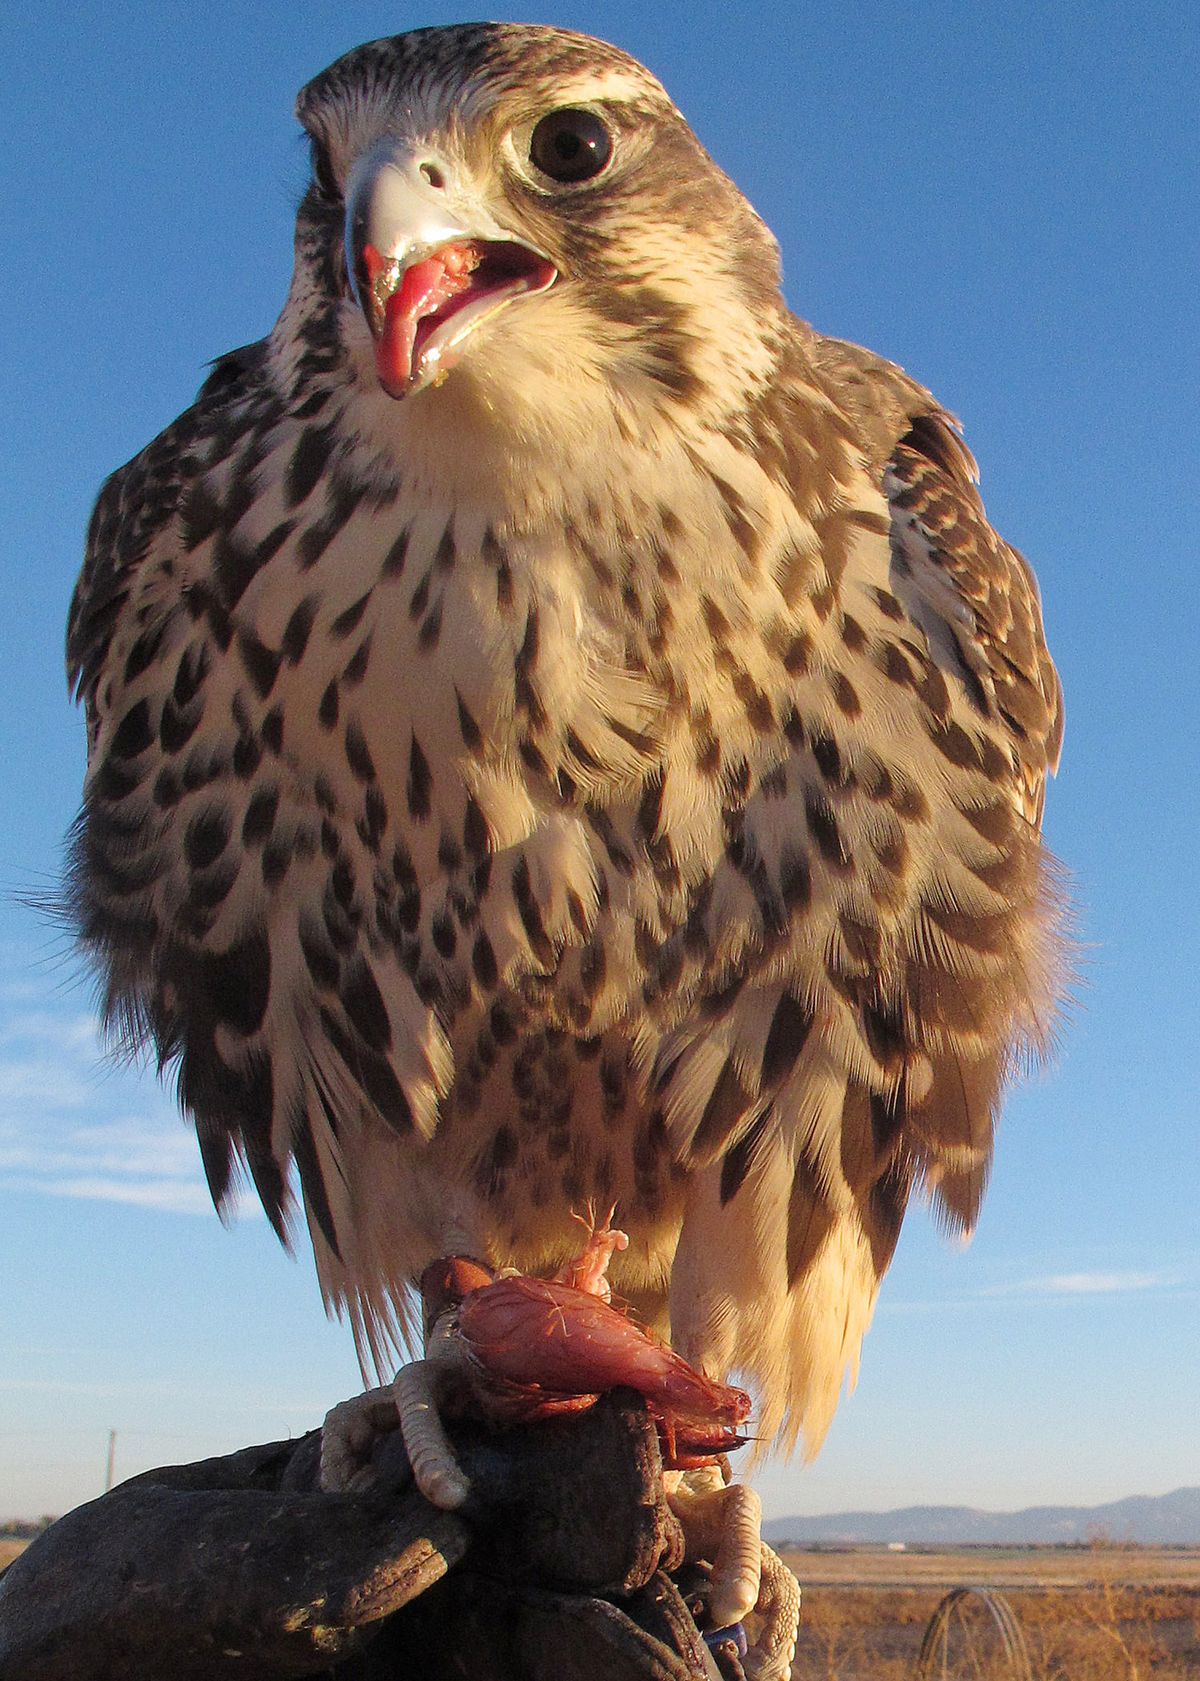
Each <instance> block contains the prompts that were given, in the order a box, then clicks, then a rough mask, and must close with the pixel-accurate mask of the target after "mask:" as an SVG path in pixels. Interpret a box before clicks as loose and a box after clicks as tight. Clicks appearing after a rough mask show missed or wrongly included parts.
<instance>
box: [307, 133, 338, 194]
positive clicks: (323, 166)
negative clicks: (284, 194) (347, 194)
mask: <svg viewBox="0 0 1200 1681" xmlns="http://www.w3.org/2000/svg"><path fill="white" fill-rule="evenodd" d="M312 172H313V179H314V181H315V182H316V183H317V186H318V187H319V189H320V190H321V192H322V193H323V194H324V196H325V197H326V198H328V199H333V200H335V201H336V200H337V199H339V198H340V197H341V196H342V193H341V188H340V187H339V186H338V180H337V176H336V175H335V174H334V173H333V165H332V164H331V163H330V161H329V153H328V152H327V151H326V150H325V148H324V146H322V145H321V143H320V141H319V140H314V141H313V143H312Z"/></svg>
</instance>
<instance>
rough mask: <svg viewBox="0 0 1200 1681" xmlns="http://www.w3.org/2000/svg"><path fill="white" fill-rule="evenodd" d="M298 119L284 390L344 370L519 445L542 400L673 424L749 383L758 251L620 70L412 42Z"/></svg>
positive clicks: (763, 300)
mask: <svg viewBox="0 0 1200 1681" xmlns="http://www.w3.org/2000/svg"><path fill="white" fill-rule="evenodd" d="M297 113H298V115H299V118H300V121H301V123H302V124H303V125H304V127H305V129H306V130H307V132H308V134H309V136H310V138H311V142H312V153H313V180H312V184H311V186H310V187H309V190H308V192H307V194H306V196H305V198H304V201H303V203H302V205H301V207H300V214H299V226H298V235H297V272H296V280H295V283H294V285H293V289H292V295H291V298H290V300H289V305H288V309H287V310H285V312H284V317H283V318H282V320H281V323H280V329H277V334H276V338H277V341H278V340H279V339H280V337H281V336H282V339H283V341H284V342H285V343H286V344H287V345H288V348H289V350H290V352H291V355H290V357H289V361H290V365H291V369H292V371H293V372H294V371H295V368H296V364H297V363H299V364H300V365H301V373H302V377H301V380H300V384H303V385H305V386H306V387H307V386H308V385H309V384H311V376H312V375H313V373H314V372H319V371H321V370H332V369H333V368H334V367H337V368H339V369H340V370H341V371H343V372H344V371H346V370H347V369H348V370H349V371H350V375H351V377H352V378H353V379H354V380H355V381H356V382H358V383H359V384H360V385H361V386H363V387H365V388H367V389H368V390H370V389H374V390H375V391H376V392H382V393H385V394H386V398H387V399H388V400H394V402H399V403H400V404H401V406H403V407H407V406H408V405H415V406H417V407H420V408H422V409H424V410H426V413H427V415H428V405H429V403H430V401H431V393H433V392H434V391H435V390H436V389H437V388H439V387H440V386H442V384H443V382H446V383H449V384H454V385H457V386H458V387H459V389H460V392H461V390H462V389H464V388H465V387H466V386H467V385H470V386H471V388H472V390H473V391H474V393H475V395H476V397H477V398H478V399H482V401H483V403H484V405H485V407H486V408H487V409H494V408H495V407H496V406H497V405H500V404H502V405H503V409H504V412H505V413H506V414H507V416H508V418H509V423H510V425H511V423H512V420H513V417H514V414H518V413H519V411H520V407H521V399H522V394H523V393H524V394H528V395H529V396H531V397H532V396H533V395H534V394H535V392H536V394H537V400H538V401H539V402H540V403H542V404H543V406H544V405H545V402H546V400H547V399H546V390H547V387H548V386H553V387H556V388H557V389H558V391H559V393H560V395H561V393H562V392H563V391H564V390H566V389H568V388H569V389H570V390H571V391H573V393H574V396H575V398H576V399H577V400H578V403H582V404H584V405H585V406H586V403H587V399H588V398H589V396H590V397H591V398H592V399H593V400H598V401H602V402H605V403H608V404H609V405H610V406H611V405H612V403H613V402H614V400H615V402H616V403H617V405H618V406H621V405H622V404H624V405H626V406H629V405H633V406H637V407H639V408H643V407H644V405H645V403H646V400H647V399H649V400H650V401H651V402H652V404H654V405H655V406H657V407H659V408H662V407H664V406H670V405H674V406H675V410H676V419H677V411H678V407H679V405H684V406H690V407H691V408H693V409H695V410H698V411H703V412H706V414H707V415H708V416H710V417H711V415H712V413H713V412H714V409H715V408H716V407H718V406H719V393H720V392H721V391H722V390H723V389H728V388H729V387H730V386H731V385H732V388H733V389H734V390H738V389H740V390H741V391H742V392H743V394H744V392H745V390H746V388H747V385H749V386H751V387H753V385H754V384H755V382H756V373H757V372H758V370H759V369H760V367H761V369H762V371H763V373H764V375H765V371H766V365H767V361H768V358H767V356H766V355H765V353H764V338H766V337H769V336H770V334H769V332H768V331H767V329H768V328H769V326H770V325H771V324H772V323H773V322H774V321H776V320H777V319H778V318H779V316H780V314H781V312H782V308H783V305H782V300H781V297H780V293H779V267H778V254H777V249H776V246H775V242H774V239H773V238H772V236H771V234H770V233H769V232H768V230H767V229H766V228H765V226H764V225H763V223H762V222H761V221H760V220H759V218H758V217H757V216H756V215H755V213H754V211H753V210H752V209H751V208H750V206H749V205H748V204H747V203H746V201H745V199H744V198H743V197H742V195H741V194H740V192H739V191H738V190H737V188H736V187H735V186H734V185H733V184H732V182H730V181H729V180H728V179H727V178H726V177H725V176H724V175H723V174H722V173H721V171H720V170H719V169H718V168H717V167H716V165H715V164H714V163H713V162H712V160H711V159H710V158H709V157H708V156H707V154H706V153H705V152H704V150H703V149H702V147H701V146H700V144H699V142H698V141H697V140H696V138H695V136H694V135H693V134H692V132H691V130H690V129H689V128H688V126H687V124H686V122H685V121H684V120H683V118H682V117H681V116H680V114H679V112H678V111H677V110H676V109H675V107H674V106H673V105H672V103H671V101H670V99H669V98H668V96H667V94H666V93H665V92H664V90H663V88H662V87H661V86H660V84H659V83H658V82H657V81H656V80H655V79H654V77H653V76H651V75H650V74H649V73H648V72H647V71H646V70H644V69H643V68H642V66H641V65H639V64H638V63H637V62H636V61H635V60H634V59H631V58H629V57H628V56H627V55H626V54H624V53H622V52H620V51H618V50H617V49H616V48H614V47H611V46H608V45H606V44H604V43H603V42H600V41H595V40H592V39H591V38H589V37H587V36H583V35H575V34H569V33H566V32H564V31H561V30H557V29H543V28H530V27H524V26H513V25H507V24H471V25H465V26H462V27H457V28H450V29H423V30H417V31H415V32H413V33H412V34H408V35H398V36H394V37H391V38H389V39H386V40H381V41H374V42H371V43H369V44H368V45H366V46H363V47H359V48H357V49H356V50H355V51H353V52H351V53H348V54H347V55H346V56H345V57H344V58H341V59H339V60H338V61H337V62H336V63H335V64H333V65H332V66H331V67H330V68H329V69H328V70H326V71H324V72H323V73H322V74H321V75H320V76H318V77H317V78H316V79H315V80H314V81H312V82H310V83H309V84H308V86H307V87H306V88H305V89H304V90H303V92H302V93H301V94H300V97H299V101H298V104H297ZM281 330H282V331H281ZM731 376H732V377H731ZM297 389H299V386H298V387H297ZM436 400H437V399H433V401H435V402H436ZM551 407H553V402H551ZM560 442H561V440H560Z"/></svg>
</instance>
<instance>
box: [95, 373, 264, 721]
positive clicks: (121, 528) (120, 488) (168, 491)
mask: <svg viewBox="0 0 1200 1681" xmlns="http://www.w3.org/2000/svg"><path fill="white" fill-rule="evenodd" d="M265 355H266V341H265V340H260V341H259V342H258V343H257V344H249V345H244V346H242V348H241V349H239V350H231V351H230V352H229V353H228V354H227V355H225V356H221V357H219V358H218V359H217V360H216V361H215V362H214V363H213V365H212V372H211V373H210V374H209V376H208V378H207V379H206V380H205V382H204V384H203V385H202V386H201V387H200V390H199V392H198V393H197V395H196V401H195V402H194V403H193V405H192V407H191V408H189V409H186V410H185V411H184V412H183V414H181V415H180V417H179V419H178V420H176V421H175V422H174V423H173V424H172V425H170V426H168V427H167V429H166V431H165V432H162V433H161V434H160V435H159V436H158V437H157V438H155V440H154V442H153V443H151V444H149V445H148V446H147V447H146V448H145V449H144V450H142V452H141V454H140V455H135V456H134V458H133V460H132V461H128V462H126V464H125V466H124V467H118V469H117V471H116V472H115V473H113V474H112V475H111V476H110V477H109V478H108V479H106V480H105V482H104V485H103V488H102V489H101V491H100V495H99V498H98V499H97V502H96V506H95V508H94V510H93V512H92V518H91V523H90V525H89V526H88V534H87V545H86V548H85V551H84V561H83V570H82V572H81V573H80V576H79V581H78V583H77V584H76V586H75V593H74V595H73V596H72V598H71V611H70V617H69V619H68V622H67V677H68V680H69V681H70V683H71V685H72V687H73V689H74V691H75V696H76V699H78V700H82V701H84V702H85V704H86V707H87V718H88V733H89V736H94V734H95V729H96V721H97V708H98V705H99V704H100V695H99V686H100V680H101V677H102V674H103V671H104V667H105V663H106V661H107V659H108V653H109V648H110V646H111V642H112V634H113V630H114V627H115V626H116V623H117V621H118V619H119V618H120V616H121V612H122V609H123V607H124V605H125V602H126V599H127V597H128V594H129V589H130V586H131V584H132V583H133V580H134V578H135V577H136V574H137V572H138V569H139V567H140V565H141V563H142V561H143V560H144V559H145V558H146V555H147V554H148V553H149V551H150V549H151V547H152V546H153V545H154V543H155V542H157V540H158V539H159V538H160V537H161V535H162V534H163V533H164V532H165V531H166V530H167V529H168V528H169V527H170V525H171V524H172V522H173V521H174V519H175V517H176V514H177V513H178V511H179V507H180V503H181V500H182V497H183V494H184V492H185V491H186V489H187V487H188V484H189V483H190V480H191V477H192V473H193V469H194V467H195V461H194V459H193V456H192V451H193V450H194V448H195V446H196V445H197V444H198V443H199V442H200V441H201V440H203V439H204V438H206V437H207V436H208V434H209V433H210V432H211V430H212V428H213V425H214V422H215V420H216V418H217V416H218V414H219V411H220V410H221V409H223V408H224V407H225V406H226V405H227V404H229V403H232V402H237V401H239V400H240V399H241V398H242V397H243V396H244V394H245V388H246V385H247V383H248V382H250V381H252V380H253V378H254V376H255V374H256V372H257V370H258V369H259V367H260V366H261V365H262V362H263V359H264V357H265ZM153 655H154V650H153V648H152V647H150V646H149V643H148V642H147V643H144V644H139V645H138V656H139V657H143V658H145V659H147V660H149V659H151V658H153Z"/></svg>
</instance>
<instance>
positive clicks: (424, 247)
mask: <svg viewBox="0 0 1200 1681" xmlns="http://www.w3.org/2000/svg"><path fill="white" fill-rule="evenodd" d="M346 267H347V271H348V273H349V275H350V284H351V287H352V289H353V292H354V296H355V298H356V299H357V301H358V304H359V306H360V308H361V309H362V312H363V314H364V315H365V317H366V320H367V325H368V326H369V327H370V329H371V335H372V337H373V339H374V341H375V368H376V371H377V373H378V375H379V383H380V384H381V385H382V386H383V389H384V390H385V391H386V392H387V393H388V395H389V396H390V397H406V396H411V395H412V394H413V393H414V392H416V391H420V390H422V389H423V388H424V387H425V386H427V385H433V384H436V383H437V382H438V381H439V380H440V379H442V378H443V377H444V375H445V374H446V373H447V372H448V370H449V369H450V368H452V367H453V366H454V363H455V362H456V361H457V360H458V356H459V354H460V352H461V349H462V346H463V343H464V342H465V340H466V339H467V337H468V336H469V335H470V334H471V333H473V332H474V330H475V328H476V327H478V326H479V325H480V324H481V323H482V322H484V321H487V320H490V319H491V317H492V316H494V315H496V314H498V312H499V311H500V310H502V309H503V308H504V307H505V306H506V305H507V304H510V303H511V302H512V301H513V299H514V298H519V297H526V296H530V295H532V294H534V293H537V292H545V291H547V290H548V289H549V288H550V287H551V286H553V284H554V282H555V281H556V280H557V279H558V270H557V269H556V268H555V267H554V264H553V263H552V262H551V261H550V260H549V258H548V257H545V256H544V255H543V254H542V253H541V252H540V251H536V250H534V249H533V248H532V247H531V246H529V245H526V244H523V243H521V242H520V241H518V240H515V239H514V238H513V237H512V235H511V234H510V233H508V232H507V230H506V229H504V228H502V227H501V226H500V225H499V223H498V222H496V221H495V220H494V218H493V217H492V216H491V215H490V213H489V212H488V211H487V210H486V209H485V208H484V207H483V205H482V204H480V203H479V201H478V199H477V198H476V197H475V196H474V195H472V194H470V193H468V192H466V191H464V190H462V189H460V188H458V187H457V185H456V183H455V181H454V177H453V173H452V171H451V169H450V168H449V166H448V165H447V164H445V163H444V162H443V161H442V160H441V159H440V158H435V157H434V156H433V155H432V153H430V152H428V150H425V149H421V150H417V149H413V148H410V147H406V146H404V145H403V144H402V143H400V142H398V141H384V142H381V144H380V145H378V146H376V147H374V148H373V149H372V150H371V151H370V152H368V153H367V154H366V156H365V157H363V158H362V159H361V160H360V161H359V163H358V164H357V165H356V167H355V169H354V171H353V173H352V175H351V177H350V181H349V185H348V190H347V194H346Z"/></svg>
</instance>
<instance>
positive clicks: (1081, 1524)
mask: <svg viewBox="0 0 1200 1681" xmlns="http://www.w3.org/2000/svg"><path fill="white" fill-rule="evenodd" d="M763 1534H764V1535H765V1537H766V1539H767V1540H768V1541H800V1542H815V1541H823V1542H828V1543H833V1544H839V1543H840V1544H841V1545H844V1546H862V1545H871V1544H873V1543H874V1544H881V1545H885V1544H886V1543H887V1542H889V1541H905V1542H908V1543H910V1544H915V1545H921V1544H924V1545H932V1546H941V1545H963V1544H968V1545H969V1544H975V1545H992V1546H996V1545H998V1546H1004V1545H1011V1546H1022V1545H1031V1544H1039V1543H1040V1544H1047V1543H1054V1542H1059V1543H1070V1542H1077V1541H1091V1540H1094V1539H1095V1538H1096V1537H1097V1536H1102V1537H1104V1538H1105V1539H1106V1540H1110V1541H1139V1542H1142V1543H1144V1544H1146V1545H1150V1546H1185V1547H1186V1546H1200V1488H1177V1489H1176V1490H1175V1491H1174V1493H1172V1494H1160V1495H1153V1496H1152V1495H1140V1494H1135V1495H1133V1496H1132V1497H1131V1498H1130V1499H1128V1500H1113V1501H1110V1503H1109V1504H1108V1505H1107V1506H1027V1507H1026V1508H1025V1509H1024V1511H1021V1512H984V1511H980V1510H979V1509H978V1508H977V1507H974V1506H902V1507H900V1508H899V1509H898V1510H896V1511H893V1512H833V1513H830V1514H828V1515H826V1516H822V1517H812V1518H809V1517H805V1518H799V1517H797V1518H774V1519H772V1520H770V1521H769V1522H767V1523H764V1525H763Z"/></svg>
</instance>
